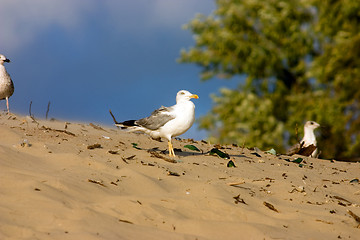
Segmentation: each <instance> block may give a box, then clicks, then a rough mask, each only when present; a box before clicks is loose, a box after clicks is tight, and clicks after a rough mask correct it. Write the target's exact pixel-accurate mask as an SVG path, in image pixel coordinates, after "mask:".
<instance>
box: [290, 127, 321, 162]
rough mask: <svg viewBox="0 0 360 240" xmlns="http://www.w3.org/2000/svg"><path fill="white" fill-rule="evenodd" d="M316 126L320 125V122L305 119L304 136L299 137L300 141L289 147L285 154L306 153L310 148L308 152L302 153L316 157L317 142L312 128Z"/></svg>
mask: <svg viewBox="0 0 360 240" xmlns="http://www.w3.org/2000/svg"><path fill="white" fill-rule="evenodd" d="M318 127H320V124H318V123H317V122H314V121H307V122H306V123H305V125H304V137H303V138H302V139H301V141H300V143H298V144H296V145H294V146H293V147H291V148H290V149H289V151H288V152H287V154H288V155H293V154H296V153H299V154H301V152H306V153H307V152H308V150H310V152H309V153H308V154H303V155H310V156H311V157H317V156H318V149H317V142H316V137H315V134H314V130H315V129H316V128H318ZM306 148H308V149H306Z"/></svg>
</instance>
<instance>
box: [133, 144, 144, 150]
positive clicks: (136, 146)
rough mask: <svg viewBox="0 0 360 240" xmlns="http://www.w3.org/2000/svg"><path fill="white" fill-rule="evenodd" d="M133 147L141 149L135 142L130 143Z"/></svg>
mask: <svg viewBox="0 0 360 240" xmlns="http://www.w3.org/2000/svg"><path fill="white" fill-rule="evenodd" d="M131 144H132V146H133V148H136V149H138V150H142V149H141V148H139V147H138V144H137V143H131Z"/></svg>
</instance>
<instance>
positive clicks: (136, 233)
mask: <svg viewBox="0 0 360 240" xmlns="http://www.w3.org/2000/svg"><path fill="white" fill-rule="evenodd" d="M0 133H1V137H0V176H1V180H0V196H1V198H0V239H189V240H190V239H194V240H195V239H198V240H201V239H360V228H358V226H359V224H360V222H357V221H356V216H360V184H359V181H358V180H356V179H359V178H360V164H359V163H345V162H338V161H333V162H331V161H328V160H320V159H313V158H306V157H301V158H303V160H302V162H301V163H300V164H299V163H295V162H289V160H290V161H292V160H294V159H296V158H298V157H299V156H292V157H287V156H284V155H281V156H274V155H272V154H269V153H265V152H262V151H257V152H256V151H254V150H249V149H246V148H245V149H243V148H241V147H237V146H222V147H223V148H221V149H220V150H221V151H222V152H225V153H227V154H229V155H230V159H231V160H232V161H233V162H234V163H235V166H236V167H227V164H228V162H229V159H223V158H221V157H219V156H213V155H210V154H208V152H209V151H210V150H211V149H212V148H213V147H214V146H213V145H211V144H209V143H206V142H204V141H201V142H195V141H192V140H174V141H173V144H174V147H175V148H177V149H180V150H181V152H179V151H178V152H176V154H177V155H178V157H177V158H175V160H176V162H175V163H173V162H169V161H167V160H171V159H168V157H167V152H166V153H165V154H164V153H162V152H161V151H163V150H165V149H166V148H167V143H166V142H157V141H154V140H152V139H150V138H149V137H147V136H146V135H143V134H135V133H127V132H122V131H121V130H118V129H116V128H115V127H104V126H97V125H93V124H89V123H65V122H63V121H44V120H36V122H34V121H32V119H31V118H29V117H25V116H17V115H11V116H8V115H4V114H2V115H0ZM133 143H136V144H137V145H134V144H133ZM185 145H193V146H196V147H197V148H198V149H200V150H201V151H202V152H196V151H193V150H190V149H188V148H185V147H184V146H185ZM91 148H93V149H91ZM149 149H153V150H152V151H153V152H155V153H150V152H149V151H148V150H149ZM153 154H157V156H158V157H154V156H153ZM159 157H161V158H159ZM351 214H352V215H351ZM359 221H360V220H359Z"/></svg>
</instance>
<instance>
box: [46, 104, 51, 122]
mask: <svg viewBox="0 0 360 240" xmlns="http://www.w3.org/2000/svg"><path fill="white" fill-rule="evenodd" d="M49 110H50V101H49V103H48V105H47V109H46V115H45V119H46V120H47V119H48V114H49Z"/></svg>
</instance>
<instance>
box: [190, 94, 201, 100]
mask: <svg viewBox="0 0 360 240" xmlns="http://www.w3.org/2000/svg"><path fill="white" fill-rule="evenodd" d="M190 98H195V99H198V98H199V96H198V95H196V94H193V95H191V96H190Z"/></svg>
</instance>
